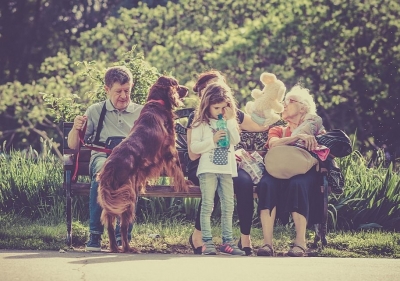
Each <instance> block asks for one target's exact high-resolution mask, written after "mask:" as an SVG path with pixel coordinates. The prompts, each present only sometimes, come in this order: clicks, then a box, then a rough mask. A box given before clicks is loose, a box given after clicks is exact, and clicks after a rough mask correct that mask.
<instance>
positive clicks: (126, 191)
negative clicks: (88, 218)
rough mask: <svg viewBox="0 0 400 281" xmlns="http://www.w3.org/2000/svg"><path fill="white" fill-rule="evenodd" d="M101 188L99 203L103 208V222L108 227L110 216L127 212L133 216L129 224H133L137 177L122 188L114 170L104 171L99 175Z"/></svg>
mask: <svg viewBox="0 0 400 281" xmlns="http://www.w3.org/2000/svg"><path fill="white" fill-rule="evenodd" d="M98 180H99V188H98V197H97V201H98V203H99V205H100V206H101V207H102V209H103V211H102V213H101V222H102V223H103V224H104V225H108V223H110V222H108V216H109V215H113V216H120V215H121V214H122V213H124V212H126V213H128V214H132V216H128V217H129V222H130V223H132V222H133V220H134V219H135V212H134V210H135V204H136V199H137V192H136V190H135V188H134V186H135V182H134V181H135V177H130V178H128V179H127V180H126V181H125V183H123V184H122V185H121V186H116V185H119V183H118V181H117V180H116V179H114V173H113V171H112V169H103V170H102V172H101V173H100V174H99V177H98Z"/></svg>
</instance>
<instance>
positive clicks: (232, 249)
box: [219, 243, 246, 256]
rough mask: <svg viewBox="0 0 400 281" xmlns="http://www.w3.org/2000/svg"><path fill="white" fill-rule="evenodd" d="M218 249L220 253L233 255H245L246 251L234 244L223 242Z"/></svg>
mask: <svg viewBox="0 0 400 281" xmlns="http://www.w3.org/2000/svg"><path fill="white" fill-rule="evenodd" d="M219 251H220V252H221V254H226V255H235V256H245V255H246V253H245V252H244V251H242V250H240V249H239V248H238V247H237V246H236V245H235V244H233V243H232V244H231V243H225V244H222V245H221V246H219Z"/></svg>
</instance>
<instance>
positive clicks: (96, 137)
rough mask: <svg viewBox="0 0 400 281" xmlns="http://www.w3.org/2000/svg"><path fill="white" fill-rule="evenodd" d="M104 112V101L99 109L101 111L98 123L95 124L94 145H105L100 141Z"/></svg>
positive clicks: (105, 110)
mask: <svg viewBox="0 0 400 281" xmlns="http://www.w3.org/2000/svg"><path fill="white" fill-rule="evenodd" d="M106 112H107V109H106V102H104V105H103V108H102V109H101V113H100V118H99V124H97V131H96V136H95V138H94V141H93V144H94V145H98V146H106V144H105V143H103V142H100V133H101V130H102V129H103V123H104V117H105V116H106Z"/></svg>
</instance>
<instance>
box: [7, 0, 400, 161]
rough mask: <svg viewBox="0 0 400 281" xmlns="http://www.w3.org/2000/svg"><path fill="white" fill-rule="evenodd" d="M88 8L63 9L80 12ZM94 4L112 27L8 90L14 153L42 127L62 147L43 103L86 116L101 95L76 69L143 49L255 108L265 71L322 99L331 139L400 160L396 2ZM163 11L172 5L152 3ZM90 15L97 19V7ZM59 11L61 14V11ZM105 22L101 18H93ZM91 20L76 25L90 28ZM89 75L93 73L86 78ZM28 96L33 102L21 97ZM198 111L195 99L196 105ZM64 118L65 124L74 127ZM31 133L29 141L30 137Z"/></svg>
mask: <svg viewBox="0 0 400 281" xmlns="http://www.w3.org/2000/svg"><path fill="white" fill-rule="evenodd" d="M21 1H22V0H21ZM15 2H16V3H17V2H19V1H15ZM29 2H31V1H29ZM78 2H79V1H78ZM78 2H76V1H73V2H72V3H71V4H70V6H67V7H64V6H61V8H62V9H64V10H65V9H68V7H75V6H76V7H75V8H73V9H78V8H77V7H80V4H77V3H78ZM94 2H95V3H100V2H101V3H102V4H104V3H106V2H107V5H108V7H109V10H110V11H111V10H113V9H114V10H113V11H112V12H110V13H111V14H113V15H115V17H107V15H108V12H106V13H105V14H102V15H103V16H104V19H105V22H104V24H99V25H97V26H96V27H93V28H91V29H90V28H89V29H88V30H86V31H83V30H85V29H84V28H78V29H79V31H77V33H76V35H74V36H75V37H74V36H73V39H71V40H72V41H73V43H72V42H71V44H70V45H68V47H65V48H64V49H65V50H67V51H64V49H63V48H61V49H59V48H57V47H54V46H55V44H49V45H48V46H49V47H53V49H54V50H58V51H60V52H59V53H57V55H55V54H56V53H55V52H47V53H48V54H50V57H48V58H47V59H46V61H45V62H44V64H43V65H42V67H41V68H40V69H41V71H40V77H41V78H38V79H37V80H36V81H35V82H32V83H28V84H23V83H20V82H14V83H11V84H6V85H2V86H0V92H1V93H2V94H1V95H2V100H3V99H4V100H6V101H12V102H13V103H14V104H13V105H10V104H8V106H7V107H4V106H3V107H1V108H0V119H1V120H2V121H3V120H4V121H5V122H2V124H1V125H0V131H2V132H3V136H2V137H1V139H7V140H8V144H7V145H9V146H11V143H14V146H16V147H24V146H25V147H26V143H32V142H34V140H35V139H38V134H37V133H36V132H35V131H33V130H32V129H31V128H32V126H31V125H27V124H26V123H27V122H28V121H30V122H31V123H32V125H33V127H34V128H35V129H37V130H39V131H41V134H42V137H44V136H43V135H44V133H43V132H46V133H47V134H48V135H49V137H50V138H53V139H59V137H58V133H54V132H53V131H52V130H53V129H55V128H53V129H51V128H50V122H51V121H53V118H55V116H54V114H56V115H57V111H58V109H57V107H55V108H54V109H55V110H56V112H46V108H45V107H44V106H43V102H42V100H41V99H40V98H38V97H37V95H38V93H39V92H43V93H46V94H48V95H53V96H54V97H55V98H56V100H55V102H56V103H57V104H58V106H60V108H59V110H60V111H66V112H67V113H66V114H67V115H68V116H73V115H74V113H76V111H79V112H81V111H82V110H83V109H82V108H79V106H78V105H77V103H79V104H84V103H86V102H87V101H88V97H84V98H82V94H79V93H86V92H89V91H91V90H92V89H91V86H93V84H92V83H93V82H94V81H92V80H91V79H89V81H85V80H84V78H85V77H84V76H81V75H80V74H82V73H79V72H80V71H79V70H78V69H77V68H76V66H75V64H74V63H75V62H77V61H81V62H85V61H86V62H89V61H95V62H93V65H91V63H87V65H86V66H84V68H85V67H88V68H91V67H95V69H96V70H98V71H100V72H102V69H104V68H105V67H106V66H109V65H110V64H112V63H113V62H116V61H120V60H121V59H120V58H121V57H123V55H124V54H126V53H127V52H129V51H130V50H131V47H132V46H134V45H136V46H137V50H138V52H143V54H144V55H145V56H146V60H147V61H148V62H149V63H150V64H151V65H152V66H154V67H156V68H157V69H158V70H159V71H160V72H161V73H170V74H172V75H174V76H176V77H177V78H178V79H179V80H180V82H181V83H183V84H186V85H187V86H189V87H190V86H192V85H193V83H194V76H196V74H197V73H199V72H201V71H203V70H206V69H210V68H216V69H219V70H221V71H222V72H223V73H225V74H226V76H227V80H228V82H229V84H230V85H231V86H232V88H233V90H234V91H235V96H236V99H237V100H238V103H239V106H240V107H243V106H244V105H245V103H246V102H247V101H248V100H249V99H250V92H251V90H252V89H254V88H258V87H260V86H261V85H260V81H259V76H260V74H261V73H262V72H264V71H269V72H273V73H275V74H276V75H277V76H278V78H279V79H281V80H283V81H285V83H286V85H287V88H288V89H289V88H290V87H291V86H292V85H294V84H295V83H298V82H301V83H302V84H303V85H304V86H306V87H308V88H310V90H311V92H312V93H314V94H315V96H316V101H317V104H318V108H319V114H321V115H322V117H323V119H324V123H325V125H326V127H327V128H328V129H331V128H341V129H343V130H345V131H346V132H354V131H356V129H357V132H358V143H357V147H358V149H359V150H360V151H361V152H362V153H363V154H365V152H366V150H367V149H375V147H380V146H382V145H383V144H386V145H387V146H388V148H389V151H390V152H391V153H392V154H398V153H400V152H399V149H400V148H399V147H398V142H397V139H396V137H395V136H394V134H393V133H392V132H393V131H397V130H399V129H400V123H399V122H400V121H399V120H397V119H398V118H397V119H396V118H395V114H396V112H397V111H398V108H399V99H398V97H397V92H396V91H397V87H396V85H398V84H399V83H400V80H399V79H400V75H399V69H398V67H397V66H398V65H399V63H400V48H398V46H399V45H400V44H399V43H400V42H399V40H400V34H399V33H400V29H399V25H400V24H399V21H398V20H397V18H399V17H400V4H399V3H398V2H396V1H391V0H373V1H369V2H368V3H364V1H361V0H356V1H351V2H346V1H333V0H300V1H297V0H290V1H285V2H281V1H276V0H272V1H256V0H248V1H234V0H228V1H226V0H216V1H214V0H201V1H195V0H182V1H179V3H174V2H175V1H169V2H168V3H167V5H166V7H164V6H157V7H156V8H150V7H148V6H147V5H146V4H145V3H138V4H137V7H136V2H135V1H134V2H135V3H134V4H133V5H132V3H133V2H131V4H130V6H128V5H129V4H128V2H129V1H120V2H118V1H116V0H115V1H100V2H98V1H94ZM117 2H118V3H117ZM161 2H163V4H165V1H160V2H157V1H152V3H156V4H158V3H161ZM79 3H80V2H79ZM82 3H83V2H82ZM91 3H92V2H91ZM149 3H150V2H149ZM114 4H115V5H114ZM82 5H83V4H82ZM113 5H114V6H113ZM125 5H126V7H129V9H125V8H122V9H120V10H119V12H118V13H115V9H117V8H116V7H117V6H118V7H123V6H125ZM132 6H135V8H131V7H132ZM10 7H11V6H10ZM29 7H30V8H32V6H29ZM85 7H86V6H85ZM87 7H89V8H88V9H89V10H90V7H91V6H90V5H89V6H87ZM50 8H52V9H53V8H54V7H53V2H52V1H50V2H49V8H48V9H50ZM61 8H60V9H61ZM17 9H18V7H17ZM78 10H80V11H82V12H81V13H82V14H85V15H86V13H88V11H87V10H85V9H80V8H79V9H78ZM48 11H49V10H47V8H46V10H45V12H48ZM104 12H105V11H103V10H101V11H100V10H99V11H97V10H96V11H95V10H93V16H94V18H96V17H97V16H98V15H99V14H100V13H104ZM59 14H61V15H62V14H63V13H62V12H60V13H59ZM91 15H92V14H91ZM70 17H71V16H70ZM84 20H86V18H83V19H82V20H81V21H76V22H71V25H74V24H76V25H79V26H81V25H80V24H82V22H84ZM78 22H79V24H78ZM98 22H100V21H98ZM68 23H69V22H68ZM71 28H72V27H71ZM69 30H70V29H69ZM78 34H79V35H78ZM43 42H47V41H43ZM63 44H64V43H63ZM51 56H53V57H51ZM36 69H37V68H35V70H36ZM81 71H82V72H85V71H86V74H88V73H89V71H88V69H86V68H85V69H84V70H81ZM93 74H94V73H93ZM86 78H88V77H86ZM21 81H24V80H23V79H21ZM96 85H97V84H96ZM96 85H95V87H97V86H96ZM96 91H97V90H96ZM100 92H101V91H98V93H100ZM22 93H23V94H25V93H28V96H29V97H31V98H29V99H24V98H23V97H20V96H19V95H20V94H22ZM77 96H79V97H80V98H79V100H78V99H77ZM15 97H16V99H15V101H14V100H13V99H14V98H15ZM193 103H194V102H193V99H188V100H187V103H186V104H187V105H189V106H193ZM69 104H71V105H72V106H71V108H69V107H68V105H69ZM20 108H21V109H22V111H21V112H23V113H26V112H30V111H34V112H36V115H38V117H37V118H34V117H31V118H33V120H26V119H21V118H11V117H10V116H12V113H13V111H17V112H18V110H19V109H20ZM69 111H70V112H69ZM10 112H11V113H10ZM46 114H47V115H46ZM36 115H35V116H36ZM59 115H61V116H57V118H63V117H64V116H62V115H63V114H61V113H60V114H59ZM44 116H46V118H45V117H44ZM65 117H66V116H65ZM42 120H44V121H42ZM69 120H70V119H69ZM21 124H22V125H21ZM35 125H36V126H35ZM16 128H18V129H16ZM38 128H40V129H38ZM21 132H25V133H29V137H27V136H26V134H23V133H21ZM21 139H22V143H21V142H20V140H21Z"/></svg>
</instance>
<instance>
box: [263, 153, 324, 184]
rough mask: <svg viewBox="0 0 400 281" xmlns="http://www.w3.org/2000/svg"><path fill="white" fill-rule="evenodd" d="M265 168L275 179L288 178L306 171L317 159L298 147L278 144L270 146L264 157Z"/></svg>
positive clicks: (316, 162)
mask: <svg viewBox="0 0 400 281" xmlns="http://www.w3.org/2000/svg"><path fill="white" fill-rule="evenodd" d="M264 164H265V169H266V170H267V172H268V173H269V174H270V175H271V176H273V177H274V178H277V179H289V178H291V177H293V176H296V175H300V174H305V173H307V172H308V171H309V170H310V169H311V168H312V167H313V166H315V165H316V164H318V160H317V159H316V158H315V157H313V156H311V154H310V153H309V152H308V151H307V150H305V149H302V148H300V147H297V146H291V145H279V146H274V147H272V148H270V149H269V150H268V152H267V154H266V155H265V157H264Z"/></svg>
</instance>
